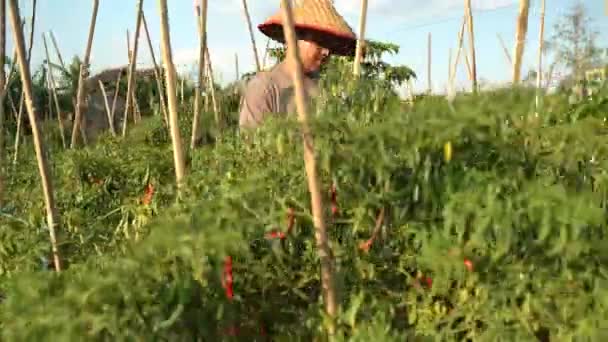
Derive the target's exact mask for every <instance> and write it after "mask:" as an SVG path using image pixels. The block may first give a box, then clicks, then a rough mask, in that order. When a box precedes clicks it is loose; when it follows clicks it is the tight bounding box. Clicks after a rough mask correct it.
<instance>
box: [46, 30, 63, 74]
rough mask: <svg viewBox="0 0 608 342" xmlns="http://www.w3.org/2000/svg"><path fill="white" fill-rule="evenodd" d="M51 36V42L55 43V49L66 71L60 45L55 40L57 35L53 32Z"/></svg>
mask: <svg viewBox="0 0 608 342" xmlns="http://www.w3.org/2000/svg"><path fill="white" fill-rule="evenodd" d="M49 33H50V35H51V42H52V43H53V47H54V48H55V53H56V54H57V58H58V59H59V64H60V65H61V67H62V68H63V69H65V63H63V58H62V57H61V52H60V51H59V45H58V44H57V39H55V34H53V31H52V30H51V31H49Z"/></svg>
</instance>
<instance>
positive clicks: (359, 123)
mask: <svg viewBox="0 0 608 342" xmlns="http://www.w3.org/2000/svg"><path fill="white" fill-rule="evenodd" d="M342 67H343V68H348V66H347V65H343V66H342ZM338 71H340V70H333V71H332V70H330V71H329V72H327V73H326V74H325V76H324V78H323V81H322V87H324V88H325V89H326V92H324V94H325V95H324V96H321V97H320V98H319V99H318V101H317V103H316V104H315V105H314V106H312V107H311V113H312V118H311V124H312V126H313V130H314V132H315V144H316V148H317V151H318V155H317V160H318V164H319V173H320V177H321V184H322V189H323V194H324V196H325V197H324V201H325V203H330V201H331V200H330V194H329V188H330V185H331V183H333V182H335V184H336V187H337V194H338V196H337V203H338V206H339V209H340V213H339V215H338V216H337V217H332V215H331V212H330V210H329V208H327V213H326V217H327V222H328V227H329V229H330V238H331V243H332V248H333V252H334V255H335V257H336V262H337V280H338V287H339V293H340V298H339V299H340V301H341V304H342V305H341V307H342V311H341V312H340V315H339V317H338V323H339V324H338V327H339V330H338V334H337V337H336V338H335V339H336V340H355V341H369V340H370V339H379V340H387V341H393V340H394V341H403V340H407V339H414V338H416V339H429V340H431V339H432V340H464V339H472V340H497V339H508V340H517V341H519V340H522V341H523V340H533V339H535V338H539V337H538V336H540V335H543V334H548V335H549V336H550V338H551V340H568V339H574V338H577V339H588V340H602V339H603V338H604V337H606V336H605V335H606V333H605V330H603V329H604V327H605V326H606V319H608V312H607V311H606V309H605V308H606V303H605V300H604V298H608V296H607V294H608V292H607V288H606V274H607V273H606V262H607V261H608V254H605V253H604V252H606V249H605V248H604V245H605V244H606V228H607V226H606V222H607V220H606V219H607V217H606V210H605V208H606V200H607V197H606V194H607V193H608V192H607V190H608V177H607V175H606V171H605V170H606V169H607V166H608V150H607V147H606V144H605V138H606V134H607V133H608V131H607V129H606V126H605V123H604V121H605V118H604V116H605V113H606V109H607V108H606V106H607V99H608V89H606V88H603V89H601V91H599V93H598V95H597V96H596V97H595V98H594V99H593V100H590V101H586V102H583V103H579V104H575V105H570V104H569V103H568V101H567V99H566V98H564V97H563V96H561V95H558V96H553V97H548V98H546V99H545V101H544V106H543V108H542V109H541V110H540V111H539V113H538V117H536V116H535V114H534V95H535V94H534V92H533V91H530V90H527V89H509V90H499V91H494V92H491V93H481V94H477V95H463V96H459V97H457V98H456V99H455V100H454V102H453V103H452V104H451V105H449V104H448V103H447V102H446V101H445V100H443V99H441V98H436V97H428V98H424V99H422V100H421V101H420V102H417V103H416V104H415V106H414V107H404V106H403V105H402V104H401V102H400V101H399V99H398V98H397V97H396V96H394V95H393V94H391V93H390V92H387V91H386V87H385V82H384V81H383V80H372V79H369V80H359V81H355V80H353V79H350V77H352V76H345V75H350V74H348V73H345V72H344V70H342V72H338ZM340 75H342V76H345V77H344V78H340ZM186 113H189V112H186ZM206 115H209V114H207V113H206ZM188 116H189V115H182V118H183V119H182V121H181V122H180V125H181V128H182V134H183V136H184V137H185V138H187V137H188V136H189V134H188V130H189V129H190V128H189V127H190V122H189V119H188V118H187V117H188ZM207 120H208V119H205V120H204V122H209V121H207ZM239 135H240V136H239ZM245 135H247V138H248V139H244V138H245V137H244V136H245ZM215 137H216V138H217V139H216V140H215V144H214V145H213V146H205V147H204V148H202V149H199V150H195V151H188V156H189V157H188V166H189V173H188V176H187V180H186V185H185V187H184V189H185V193H184V194H183V195H182V198H181V200H180V201H179V202H176V201H175V185H174V175H173V164H172V163H173V159H172V158H173V156H172V152H171V147H170V145H169V144H170V139H169V137H168V135H167V133H166V131H165V130H164V129H163V128H162V124H161V122H160V119H159V118H158V117H154V118H150V119H147V120H146V121H145V123H144V124H143V125H142V126H140V127H137V128H134V129H132V130H130V135H129V137H128V138H127V141H122V140H120V139H112V138H110V137H106V138H104V139H105V141H104V143H103V144H100V145H98V146H94V147H89V148H87V149H83V150H77V151H67V152H63V151H59V150H55V149H53V155H52V158H51V160H52V167H53V176H54V179H55V180H56V181H55V183H56V186H57V191H56V193H57V199H58V201H59V205H60V211H61V214H62V215H61V224H60V231H61V239H62V241H63V245H62V253H63V255H64V258H65V259H66V260H67V264H68V269H67V270H66V271H63V272H62V273H60V274H57V273H55V272H50V271H48V270H46V269H45V268H44V265H41V264H40V260H39V259H40V258H41V257H43V256H44V257H47V259H48V254H49V246H48V242H47V241H48V238H47V235H48V231H47V230H46V229H45V227H44V217H45V215H44V208H43V202H42V198H41V195H40V194H39V192H38V191H37V189H39V188H40V186H39V181H38V175H37V171H36V167H35V161H34V159H33V156H28V158H24V159H23V161H22V162H21V164H20V165H19V166H18V168H17V170H16V171H15V172H11V173H10V178H9V182H8V193H10V194H11V201H10V203H9V204H8V205H7V207H5V208H3V211H2V213H1V214H0V238H1V240H0V241H1V242H0V256H1V257H0V272H1V274H2V277H0V297H2V299H0V301H1V302H0V334H1V335H0V336H1V339H2V340H7V341H12V340H40V339H52V340H82V338H83V336H84V337H85V338H86V339H92V340H118V341H122V340H136V339H137V340H227V339H229V338H228V337H227V336H226V335H225V332H226V331H227V330H229V328H230V327H231V326H238V327H239V331H240V332H241V334H242V335H241V336H240V338H241V339H242V340H254V339H255V338H258V339H262V337H260V335H261V333H260V328H261V327H262V326H263V327H264V330H265V333H266V335H267V336H268V337H272V339H273V340H290V341H291V340H296V341H298V340H315V339H316V340H326V336H324V333H323V327H324V325H325V323H326V319H325V317H324V315H323V313H322V312H323V305H322V299H321V295H320V292H321V291H320V274H319V266H318V265H319V261H318V256H317V254H316V249H315V242H314V229H313V226H312V215H311V210H310V199H309V193H308V188H307V181H306V174H305V171H304V163H303V160H302V140H301V137H300V135H299V131H298V123H297V122H296V121H295V120H294V119H293V118H289V119H287V120H271V121H269V122H268V124H267V125H265V126H264V127H263V128H261V129H260V130H258V131H254V132H236V131H235V130H232V129H231V128H227V129H226V130H225V131H223V132H222V135H221V136H219V135H216V136H215ZM185 140H186V141H187V139H185ZM447 142H451V144H452V146H453V157H452V158H451V160H446V158H445V155H444V145H445V143H447ZM100 181H101V182H100ZM148 184H153V185H154V189H155V192H154V196H153V199H152V201H151V202H150V203H148V204H146V203H142V201H141V199H142V196H143V195H144V192H145V189H146V186H147V185H148ZM289 207H291V208H294V211H295V218H296V220H295V226H294V230H293V232H292V234H290V235H289V236H288V238H287V239H286V240H282V241H279V240H267V239H266V238H265V236H266V234H267V233H268V232H270V231H272V230H277V229H278V230H282V231H285V230H286V213H287V208H289ZM382 207H385V208H386V210H387V214H386V217H385V220H384V226H383V227H382V229H381V233H380V235H379V239H378V240H377V241H375V242H374V244H373V245H372V246H371V249H370V250H369V252H368V253H366V252H364V251H361V250H360V249H359V245H360V243H361V242H363V241H366V240H367V239H368V238H369V236H370V234H371V231H372V230H373V228H374V224H375V221H376V216H377V215H378V211H379V210H380V208H382ZM226 255H231V256H232V257H233V259H234V270H233V272H234V291H235V297H234V299H233V300H232V301H230V300H228V299H227V298H225V295H224V289H223V288H222V281H221V273H222V269H223V260H224V258H225V256H226ZM465 258H466V259H468V260H469V261H471V263H472V266H473V269H472V271H469V270H467V267H466V266H465V264H464V260H465ZM422 277H432V280H433V283H432V287H431V288H426V287H425V286H421V285H420V283H421V282H423V281H422V280H423V278H422ZM372 337H373V338H372Z"/></svg>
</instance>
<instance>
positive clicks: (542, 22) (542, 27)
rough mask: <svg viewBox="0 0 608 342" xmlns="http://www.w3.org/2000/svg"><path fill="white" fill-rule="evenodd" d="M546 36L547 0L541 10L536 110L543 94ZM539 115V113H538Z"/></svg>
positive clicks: (543, 1) (543, 2) (543, 0)
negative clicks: (541, 93) (540, 94)
mask: <svg viewBox="0 0 608 342" xmlns="http://www.w3.org/2000/svg"><path fill="white" fill-rule="evenodd" d="M544 34H545V0H542V3H541V10H540V32H539V34H538V36H539V37H538V69H537V71H536V89H537V93H536V109H537V110H538V107H539V106H540V96H539V93H540V92H542V87H541V84H542V81H543V44H544V39H545V38H544ZM537 115H538V113H537Z"/></svg>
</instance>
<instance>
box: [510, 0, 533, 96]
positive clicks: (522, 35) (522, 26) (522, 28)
mask: <svg viewBox="0 0 608 342" xmlns="http://www.w3.org/2000/svg"><path fill="white" fill-rule="evenodd" d="M529 12H530V0H519V16H518V18H517V32H516V35H515V56H514V57H515V59H514V60H513V84H518V83H519V82H520V81H521V64H522V59H523V56H524V48H525V41H526V34H527V33H528V13H529Z"/></svg>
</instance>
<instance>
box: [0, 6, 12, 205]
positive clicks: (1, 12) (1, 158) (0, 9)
mask: <svg viewBox="0 0 608 342" xmlns="http://www.w3.org/2000/svg"><path fill="white" fill-rule="evenodd" d="M13 62H14V60H13ZM5 63H6V1H4V0H0V66H2V67H0V90H1V91H2V94H1V96H0V208H2V207H3V206H4V166H5V151H4V150H5V149H4V146H5V145H4V120H5V112H4V100H5V98H6V93H7V91H5V90H4V88H5V86H6V84H5V83H8V80H6V82H5V77H6V75H5V71H4V65H5Z"/></svg>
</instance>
